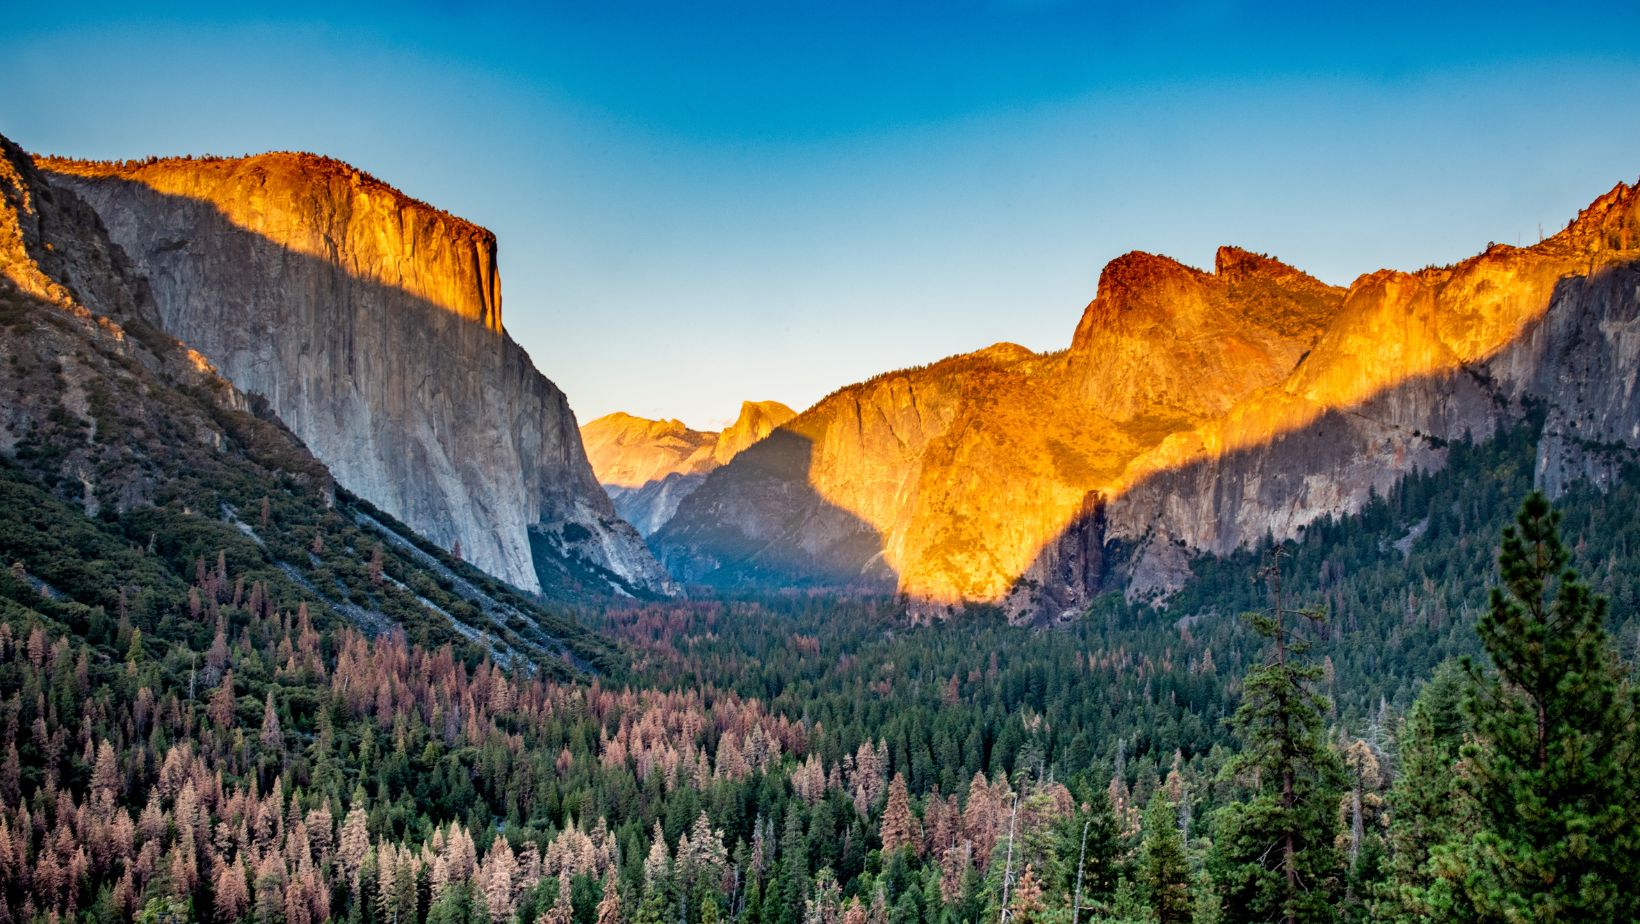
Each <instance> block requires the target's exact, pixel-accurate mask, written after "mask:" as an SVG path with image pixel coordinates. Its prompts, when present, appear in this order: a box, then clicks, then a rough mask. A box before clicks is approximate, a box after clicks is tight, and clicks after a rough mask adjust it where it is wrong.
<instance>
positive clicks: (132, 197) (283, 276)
mask: <svg viewBox="0 0 1640 924" xmlns="http://www.w3.org/2000/svg"><path fill="white" fill-rule="evenodd" d="M40 166H41V167H42V168H43V170H44V171H46V173H47V175H48V176H50V177H51V179H52V182H53V183H54V184H56V185H57V186H59V187H60V188H64V189H68V190H72V191H73V192H74V193H76V194H77V195H78V196H79V197H80V198H82V199H84V200H85V201H86V202H88V203H90V204H91V206H92V207H93V208H94V209H95V210H96V212H97V213H98V214H99V215H100V216H101V218H102V221H103V223H104V224H105V225H106V227H107V229H108V232H109V235H110V236H111V237H112V239H113V240H114V241H115V242H116V243H117V244H118V245H119V246H120V247H121V248H122V249H123V250H124V251H125V252H126V253H127V254H128V255H129V256H130V258H131V260H132V261H133V262H134V263H135V264H136V266H137V267H138V269H139V270H140V271H141V272H142V273H143V274H144V275H145V276H146V277H147V278H148V281H149V283H150V285H151V288H152V292H153V296H154V300H155V302H156V303H157V305H158V309H159V313H160V316H161V321H162V323H163V324H164V326H165V328H166V330H167V331H169V332H170V333H171V334H173V335H174V336H176V337H178V338H180V339H182V340H183V341H185V342H187V343H188V344H190V345H192V346H194V347H195V348H197V349H198V350H200V351H201V352H202V353H203V354H204V355H205V356H207V357H209V359H210V360H211V361H212V362H213V363H214V364H215V365H216V366H217V367H218V368H219V369H220V370H221V371H222V373H223V374H224V375H226V376H227V378H229V379H230V380H231V381H233V382H234V383H235V385H237V386H238V387H240V388H241V389H244V390H245V391H248V392H255V393H259V394H262V395H264V396H266V397H267V399H268V401H269V402H270V404H271V405H272V407H273V409H274V410H275V411H276V412H277V413H278V415H279V417H280V418H281V419H282V420H283V421H284V422H285V423H286V424H287V425H288V426H289V427H290V428H291V429H292V430H293V431H295V433H296V434H297V435H298V436H299V437H301V439H302V440H303V441H304V442H305V443H306V444H307V445H308V446H309V447H310V448H311V449H312V450H313V452H314V454H315V455H317V456H318V457H319V458H320V459H321V460H323V461H324V462H325V463H326V464H327V465H328V466H329V467H330V469H331V471H332V472H333V473H334V474H335V477H336V478H337V480H338V482H339V483H341V484H342V485H343V486H344V487H346V488H348V489H349V490H351V491H353V492H355V493H357V494H359V495H360V496H362V497H364V498H365V499H367V500H369V501H370V502H371V503H373V504H375V505H377V506H378V507H380V508H382V509H383V510H385V511H387V512H388V513H390V514H392V515H394V516H395V517H398V518H399V519H401V520H403V521H404V522H406V523H407V524H409V525H410V526H411V527H413V528H415V529H416V530H418V531H419V532H421V533H423V534H424V535H426V536H427V537H428V538H430V539H432V540H433V541H435V542H438V543H440V544H441V545H443V546H445V547H446V548H454V547H455V546H456V544H457V543H459V544H460V548H461V551H462V554H463V555H464V557H465V558H466V559H467V560H469V561H471V562H473V563H474V564H476V565H478V566H479V567H482V568H484V569H485V570H487V571H489V572H491V573H492V574H495V575H496V576H498V577H501V578H503V579H505V580H507V581H509V582H511V583H513V584H515V585H517V586H519V587H522V588H525V589H529V590H538V589H543V580H549V581H556V580H557V577H556V576H557V575H560V574H561V573H562V572H563V571H564V570H565V567H566V563H568V567H569V570H571V571H574V572H577V573H578V574H580V575H581V576H582V577H589V578H590V579H591V580H593V582H594V583H596V582H599V581H602V582H604V583H606V584H607V585H608V587H607V588H606V589H610V590H615V591H621V592H657V591H663V590H666V589H667V588H668V584H667V581H666V578H665V575H664V573H663V572H662V571H661V570H660V569H659V567H658V566H657V564H656V563H655V561H654V559H653V557H652V556H651V554H650V553H649V552H648V550H647V549H646V548H645V546H644V545H643V542H642V541H641V539H640V538H639V536H638V535H637V534H636V532H635V531H634V530H632V528H631V527H630V526H628V525H627V524H626V523H624V522H622V521H621V520H620V519H619V518H618V517H617V516H616V515H615V512H614V509H613V508H612V507H611V505H610V503H609V500H608V498H607V497H606V496H605V495H604V493H603V492H602V491H601V490H600V489H599V487H598V485H597V482H596V480H595V479H594V478H593V475H592V470H591V467H590V466H589V465H588V463H587V461H586V456H585V454H584V452H583V451H582V447H581V441H580V437H579V433H578V432H577V428H576V423H575V418H574V415H573V414H572V413H571V411H570V409H569V406H568V404H567V403H566V402H565V400H564V395H563V394H562V392H560V391H559V390H558V388H557V387H556V386H554V385H553V384H552V383H551V382H550V381H548V380H547V379H546V378H545V377H543V376H542V375H541V374H540V373H538V372H537V371H536V370H535V367H534V366H533V364H532V363H531V362H530V359H529V356H528V355H527V354H525V352H524V351H523V350H522V349H521V348H520V347H519V346H518V345H517V344H515V343H514V342H513V341H512V339H511V338H510V337H509V336H508V335H507V334H506V332H505V330H504V329H503V328H502V322H501V288H500V279H499V275H498V272H497V265H496V242H495V238H494V236H493V235H491V234H490V233H489V232H488V231H486V230H484V229H482V228H480V227H478V226H476V225H473V224H471V223H469V222H466V221H463V220H461V219H459V218H456V217H454V216H451V215H448V214H446V213H444V212H440V211H438V210H436V209H433V208H431V207H430V206H427V205H425V204H423V203H420V202H417V201H415V200H413V199H410V198H409V197H407V196H405V195H403V194H402V193H400V192H398V191H397V190H395V189H393V188H391V187H389V186H387V185H385V184H383V183H381V182H379V181H377V180H375V179H373V178H371V177H369V176H368V175H366V174H363V173H361V172H359V171H357V170H354V169H353V168H351V167H348V166H346V165H345V164H341V163H338V162H335V161H331V160H327V159H324V158H319V157H314V156H312V155H303V154H267V155H260V156H256V157H249V158H239V159H199V160H194V159H167V160H156V161H149V162H143V163H128V164H120V165H106V164H92V163H81V162H73V161H64V160H55V159H50V160H44V159H43V160H41V161H40ZM548 559H551V561H548ZM548 589H550V588H548Z"/></svg>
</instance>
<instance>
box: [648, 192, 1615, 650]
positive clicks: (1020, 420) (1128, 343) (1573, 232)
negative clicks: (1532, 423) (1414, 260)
mask: <svg viewBox="0 0 1640 924" xmlns="http://www.w3.org/2000/svg"><path fill="white" fill-rule="evenodd" d="M1637 201H1640V196H1637V195H1636V193H1635V191H1634V190H1633V189H1631V188H1629V187H1625V186H1619V187H1618V188H1617V189H1614V190H1613V191H1612V192H1611V193H1610V194H1608V195H1606V196H1603V197H1602V198H1601V199H1599V200H1597V201H1596V202H1595V203H1594V204H1593V205H1591V206H1590V208H1588V209H1586V210H1585V211H1584V212H1583V213H1582V214H1581V215H1580V216H1579V217H1578V219H1577V220H1575V221H1574V222H1573V223H1572V224H1571V225H1569V226H1568V228H1567V229H1566V230H1565V231H1564V232H1562V233H1561V234H1558V235H1556V236H1555V237H1553V238H1550V239H1549V240H1546V241H1544V242H1543V243H1541V244H1539V245H1537V246H1534V247H1530V248H1510V247H1501V246H1494V247H1492V248H1490V249H1489V250H1488V251H1487V252H1486V253H1484V254H1481V255H1480V256H1477V257H1475V258H1473V259H1471V260H1467V261H1464V262H1463V263H1460V264H1457V265H1455V266H1452V267H1446V268H1438V269H1435V268H1432V269H1427V270H1423V271H1420V272H1418V273H1396V272H1390V271H1383V272H1379V273H1374V274H1371V275H1368V276H1364V277H1362V278H1361V279H1359V280H1357V281H1356V282H1355V283H1354V284H1353V285H1351V286H1350V287H1349V289H1348V290H1341V289H1337V288H1334V287H1329V286H1326V285H1324V284H1322V283H1320V282H1318V281H1316V280H1314V279H1311V278H1310V277H1308V276H1305V275H1304V274H1302V273H1300V272H1298V271H1297V270H1294V269H1292V268H1290V267H1287V266H1284V265H1283V264H1280V263H1278V262H1276V261H1274V260H1270V259H1268V258H1265V257H1260V256H1257V255H1253V254H1249V253H1246V252H1244V251H1239V250H1235V249H1232V248H1225V249H1223V250H1221V251H1220V253H1219V256H1218V259H1217V261H1216V265H1215V270H1214V272H1213V273H1211V274H1209V273H1203V272H1200V271H1198V270H1194V269H1191V268H1189V267H1184V266H1182V265H1180V264H1178V263H1176V262H1174V261H1171V260H1168V259H1166V258H1164V257H1156V256H1152V255H1149V254H1137V253H1136V254H1129V255H1127V256H1124V257H1121V258H1119V259H1117V260H1116V261H1113V262H1112V263H1111V265H1110V266H1108V267H1107V268H1106V270H1105V272H1104V273H1103V274H1102V276H1101V280H1100V287H1099V293H1098V297H1096V298H1095V299H1094V301H1093V303H1092V304H1090V305H1089V306H1088V309H1087V311H1086V313H1085V314H1084V316H1083V318H1082V321H1081V323H1080V324H1079V325H1078V327H1077V330H1076V334H1075V337H1074V338H1073V341H1072V346H1071V348H1070V350H1069V351H1067V352H1066V353H1063V354H1057V355H1053V356H1035V355H1032V354H1030V353H1028V352H1027V351H1024V350H1022V349H1020V348H1016V347H1008V346H1006V345H1003V346H998V347H992V348H990V349H988V350H985V351H981V352H980V353H976V354H971V355H969V356H965V357H956V358H953V359H951V360H947V361H945V362H942V363H937V364H935V365H933V366H929V367H925V368H922V369H916V370H908V371H906V372H900V373H892V374H889V375H885V376H880V377H878V378H877V379H873V380H872V381H869V382H866V383H862V384H860V385H854V386H850V387H848V388H845V389H843V390H841V391H839V392H838V393H836V394H834V395H832V396H830V397H828V398H827V399H825V400H823V401H821V402H820V403H819V404H817V405H816V406H815V407H813V408H811V409H810V410H808V411H806V412H804V413H803V414H802V415H800V416H799V417H798V418H796V419H795V420H793V421H792V422H791V423H789V424H787V427H786V429H788V430H790V431H792V432H794V433H798V434H801V435H803V436H804V437H805V438H806V439H808V440H810V441H811V442H812V444H813V450H812V453H811V459H810V464H809V467H808V469H807V471H806V472H805V473H804V474H803V476H802V477H803V480H804V481H805V482H806V487H807V488H810V489H812V491H813V493H814V495H816V496H817V497H818V500H817V501H812V502H807V501H806V502H805V503H801V504H794V503H791V502H790V501H789V500H788V498H791V497H799V498H801V497H802V496H803V495H802V493H801V490H800V489H798V488H796V487H795V486H794V487H793V489H792V490H791V491H789V492H786V493H782V492H778V491H774V490H771V489H770V488H769V487H768V486H767V485H761V484H760V486H759V489H758V491H756V492H742V491H740V489H739V488H738V487H737V485H738V484H739V482H741V481H742V480H743V479H748V478H749V473H743V472H742V470H741V468H742V463H741V462H740V461H739V460H737V461H736V462H734V463H731V464H730V465H728V466H726V467H725V468H723V469H721V470H719V471H717V472H714V473H713V474H712V475H710V476H708V478H707V479H706V483H705V485H704V486H703V487H702V488H701V489H700V490H699V492H697V496H702V495H710V496H714V497H728V496H733V495H736V494H741V493H744V494H746V495H747V496H748V497H751V498H753V500H751V501H743V502H742V504H743V506H747V505H750V506H753V507H755V509H756V514H755V517H756V518H761V519H763V520H766V521H768V522H783V523H790V522H793V521H794V520H795V521H802V520H803V519H804V518H806V517H809V516H811V515H812V511H813V510H816V509H820V508H821V507H823V506H832V507H835V508H839V509H841V510H845V511H848V512H850V513H852V514H854V515H855V516H858V517H859V518H860V519H861V520H862V521H863V522H865V523H868V524H870V525H871V526H872V528H873V529H874V530H875V531H877V532H878V533H879V534H880V536H881V538H882V554H883V559H884V562H885V563H886V564H887V566H888V567H889V568H890V569H891V570H892V571H893V572H894V573H895V574H896V575H897V576H898V587H899V590H900V591H901V592H903V593H904V594H906V595H907V597H908V598H909V599H910V601H911V604H912V609H913V611H914V612H916V613H920V614H938V613H941V612H946V611H948V609H949V608H950V607H953V606H958V605H961V604H963V603H966V602H997V603H1001V604H1002V605H1003V607H1004V609H1005V610H1006V611H1007V612H1008V613H1009V615H1010V616H1011V617H1012V618H1016V619H1028V618H1040V617H1043V616H1052V615H1057V614H1058V613H1060V612H1064V611H1066V610H1073V609H1075V608H1076V607H1078V606H1080V605H1081V604H1083V603H1085V602H1086V601H1087V600H1088V599H1089V598H1090V597H1091V596H1092V595H1093V594H1094V593H1096V592H1099V591H1100V590H1102V589H1107V588H1111V587H1121V588H1124V589H1126V590H1127V591H1128V592H1129V593H1130V594H1132V595H1149V594H1166V593H1167V592H1169V591H1170V590H1171V589H1173V588H1174V587H1177V586H1178V585H1179V583H1180V582H1181V581H1182V580H1183V577H1184V576H1186V575H1187V574H1188V569H1189V561H1190V558H1191V557H1192V556H1193V555H1195V554H1199V553H1201V552H1212V553H1225V552H1229V551H1232V550H1234V549H1236V548H1238V547H1242V546H1245V545H1248V544H1250V543H1254V542H1258V541H1260V540H1262V539H1263V538H1264V537H1265V536H1266V535H1273V536H1275V537H1278V538H1280V537H1288V536H1292V535H1294V534H1296V532H1297V531H1298V530H1300V529H1302V528H1303V527H1304V526H1305V525H1306V524H1307V523H1309V522H1312V521H1313V520H1315V519H1316V518H1318V517H1321V516H1324V515H1327V514H1336V513H1347V512H1351V511H1354V510H1356V509H1358V508H1359V507H1360V506H1361V505H1362V504H1363V503H1364V502H1365V500H1366V499H1367V497H1368V496H1369V493H1370V492H1371V491H1373V490H1376V491H1379V492H1384V491H1386V490H1387V489H1388V488H1389V486H1390V485H1392V484H1394V482H1395V481H1396V480H1397V479H1399V478H1400V477H1402V476H1403V475H1404V474H1406V473H1407V472H1409V471H1411V470H1412V469H1414V468H1425V469H1428V468H1433V467H1437V466H1440V465H1442V464H1444V461H1445V451H1444V446H1445V443H1446V441H1448V440H1451V439H1457V438H1462V437H1464V436H1465V435H1473V436H1475V437H1476V438H1484V437H1486V436H1489V435H1490V434H1492V433H1493V432H1495V431H1496V429H1497V428H1498V427H1499V426H1500V425H1502V424H1504V423H1508V422H1511V421H1513V420H1515V419H1517V418H1519V417H1520V416H1521V415H1522V414H1523V413H1524V406H1525V404H1526V403H1529V402H1534V401H1536V402H1542V403H1544V404H1546V405H1547V406H1548V408H1549V421H1550V422H1549V424H1548V425H1547V435H1546V437H1545V441H1544V446H1543V447H1542V449H1541V453H1542V459H1541V460H1540V471H1539V480H1540V482H1541V483H1542V484H1544V486H1545V487H1548V488H1550V489H1551V490H1554V489H1557V488H1558V486H1560V485H1562V484H1564V483H1565V482H1566V480H1567V479H1570V478H1583V477H1591V478H1595V479H1597V480H1598V479H1601V478H1604V477H1609V475H1610V472H1611V471H1612V470H1613V467H1614V466H1615V464H1616V458H1615V457H1624V458H1626V457H1630V456H1631V455H1632V448H1633V447H1634V446H1636V445H1640V408H1637V407H1636V406H1635V397H1634V391H1635V387H1634V378H1635V374H1636V373H1635V371H1634V370H1635V369H1636V368H1637V367H1640V339H1637V336H1640V329H1636V328H1634V326H1633V323H1632V322H1633V317H1634V315H1635V312H1636V310H1637V303H1640V289H1637V288H1636V287H1635V286H1634V284H1633V280H1634V277H1635V268H1634V261H1635V260H1636V259H1640V249H1637V245H1640V217H1637V212H1640V206H1637ZM1614 454H1615V457H1614ZM716 511H717V508H706V507H700V506H696V505H695V504H693V503H692V502H691V501H690V500H686V501H685V502H684V503H683V504H682V505H681V506H680V507H679V510H678V513H677V515H676V516H675V517H674V518H673V520H672V522H671V523H670V524H669V525H668V526H667V527H666V528H665V529H663V530H662V531H661V532H660V533H659V534H657V535H656V536H655V537H654V539H653V541H654V542H655V543H656V544H657V546H658V547H659V548H660V549H661V554H662V555H663V556H665V557H666V558H667V559H668V560H672V559H673V558H675V557H678V556H681V555H685V554H688V553H691V552H694V551H697V545H698V542H699V540H697V539H695V538H693V537H694V536H696V535H698V534H699V531H698V528H699V524H700V523H701V522H702V521H703V520H704V519H706V518H708V517H710V516H713V515H715V514H716ZM753 518H754V516H753V514H751V513H747V512H745V511H742V512H741V514H740V517H739V521H740V522H742V523H746V522H749V521H750V520H751V519H753ZM1113 543H1114V544H1118V545H1120V546H1122V547H1124V548H1125V549H1127V550H1129V551H1130V552H1131V553H1132V554H1130V555H1126V556H1124V558H1125V564H1124V565H1123V566H1122V571H1121V573H1119V574H1116V573H1112V572H1111V570H1110V569H1111V564H1110V561H1111V559H1112V556H1111V555H1110V553H1109V549H1110V548H1111V546H1112V544H1113ZM679 547H682V548H681V549H680V548H679ZM841 564H842V563H840V562H836V561H831V560H826V561H819V562H815V563H814V564H813V568H814V570H815V571H816V572H817V573H818V572H822V571H823V572H826V573H832V574H837V573H844V572H845V571H846V569H844V568H841V567H839V566H840V565H841Z"/></svg>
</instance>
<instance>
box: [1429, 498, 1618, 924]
mask: <svg viewBox="0 0 1640 924" xmlns="http://www.w3.org/2000/svg"><path fill="white" fill-rule="evenodd" d="M1560 522H1561V517H1560V514H1559V513H1558V512H1556V511H1554V510H1553V509H1552V508H1551V507H1550V506H1549V502H1548V501H1547V500H1546V499H1545V498H1544V497H1543V496H1542V495H1541V494H1535V493H1534V494H1532V495H1531V496H1530V497H1528V498H1527V499H1526V502H1525V503H1524V504H1523V505H1522V507H1521V510H1520V513H1519V515H1518V516H1517V518H1516V525H1515V526H1514V527H1511V528H1509V529H1507V530H1505V531H1504V534H1503V550H1502V553H1501V554H1500V555H1499V558H1498V566H1499V571H1500V572H1501V575H1502V579H1503V587H1501V588H1497V589H1494V590H1493V592H1492V601H1491V607H1490V609H1489V610H1488V611H1487V612H1486V613H1485V614H1483V615H1482V616H1481V618H1480V619H1479V620H1478V621H1477V623H1476V627H1475V628H1476V632H1477V634H1478V635H1479V636H1480V638H1481V641H1482V643H1483V644H1484V645H1485V646H1486V650H1487V653H1488V654H1489V655H1490V656H1491V661H1492V670H1489V671H1488V670H1483V669H1482V668H1480V667H1478V666H1471V668H1470V675H1471V681H1472V689H1471V692H1470V695H1469V697H1468V698H1467V699H1466V701H1465V713H1466V714H1467V716H1468V718H1469V721H1470V723H1471V725H1472V727H1473V728H1474V730H1475V739H1476V740H1475V741H1474V742H1473V743H1472V744H1469V745H1467V746H1465V748H1464V749H1463V754H1464V758H1465V762H1466V764H1467V767H1466V774H1465V785H1466V788H1467V790H1468V792H1469V793H1470V795H1471V796H1472V798H1473V800H1474V806H1475V809H1476V811H1477V814H1478V818H1477V825H1476V829H1477V830H1476V832H1475V835H1474V837H1472V838H1469V839H1466V840H1464V841H1463V842H1462V843H1461V844H1460V846H1459V847H1458V849H1456V850H1454V851H1452V853H1453V859H1454V860H1455V861H1456V862H1457V863H1458V864H1460V868H1459V871H1460V873H1461V875H1462V886H1463V889H1464V891H1465V892H1466V893H1467V895H1468V898H1469V901H1470V902H1472V904H1473V906H1474V911H1475V917H1476V919H1479V920H1496V921H1517V920H1522V921H1524V920H1531V921H1540V922H1552V921H1592V920H1634V919H1636V918H1637V917H1640V893H1637V892H1636V891H1635V890H1634V888H1633V887H1632V884H1633V883H1634V882H1635V881H1636V880H1637V876H1640V819H1637V815H1636V811H1635V809H1634V800H1633V795H1634V787H1633V783H1634V781H1635V761H1636V758H1637V756H1640V755H1637V753H1636V737H1635V736H1636V730H1635V725H1634V714H1633V708H1632V699H1631V693H1630V691H1629V690H1628V689H1626V683H1625V678H1624V675H1623V672H1622V671H1621V670H1620V669H1619V667H1618V665H1617V661H1616V657H1615V653H1614V651H1613V649H1612V646H1611V640H1610V637H1609V636H1608V635H1607V633H1606V628H1605V624H1606V607H1607V602H1606V600H1605V599H1604V598H1602V597H1599V596H1596V595H1595V594H1594V593H1593V592H1592V591H1591V590H1590V588H1589V586H1588V585H1587V584H1585V583H1584V582H1583V581H1582V580H1581V579H1580V578H1579V577H1578V575H1577V573H1576V572H1574V571H1572V570H1570V569H1569V568H1567V567H1566V565H1567V562H1568V561H1569V560H1570V558H1571V552H1570V550H1568V549H1567V548H1566V547H1565V545H1564V544H1563V543H1562V542H1561V540H1560Z"/></svg>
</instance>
